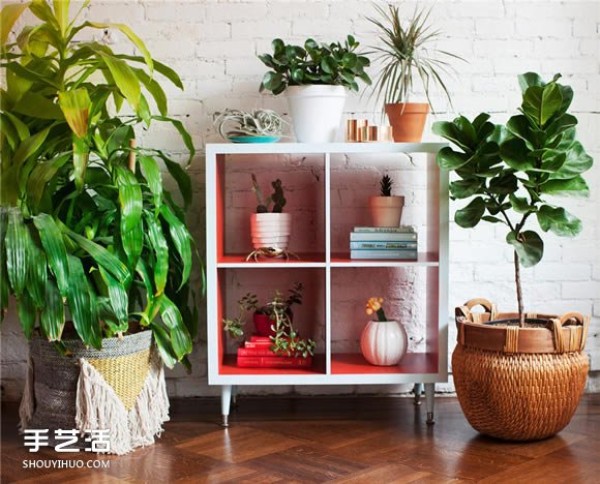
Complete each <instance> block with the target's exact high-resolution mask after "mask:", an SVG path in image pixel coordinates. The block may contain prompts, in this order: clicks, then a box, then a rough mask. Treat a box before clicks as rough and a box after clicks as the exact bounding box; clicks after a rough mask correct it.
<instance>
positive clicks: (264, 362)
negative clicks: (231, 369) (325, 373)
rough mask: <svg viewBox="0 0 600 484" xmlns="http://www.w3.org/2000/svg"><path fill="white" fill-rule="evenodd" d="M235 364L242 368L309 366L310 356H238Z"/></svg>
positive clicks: (310, 364)
mask: <svg viewBox="0 0 600 484" xmlns="http://www.w3.org/2000/svg"><path fill="white" fill-rule="evenodd" d="M237 365H238V366H240V367H244V368H309V367H310V366H312V358H310V357H309V358H295V357H292V356H242V357H240V356H238V359H237Z"/></svg>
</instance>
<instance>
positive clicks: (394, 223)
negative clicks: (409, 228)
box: [369, 174, 404, 227]
mask: <svg viewBox="0 0 600 484" xmlns="http://www.w3.org/2000/svg"><path fill="white" fill-rule="evenodd" d="M393 186H394V181H393V180H392V178H391V177H390V176H389V175H387V174H386V175H383V176H382V177H381V180H380V181H379V188H380V195H379V196H373V197H369V209H370V211H371V219H372V221H373V225H374V226H375V227H398V226H399V225H400V219H401V218H402V208H403V207H404V197H403V196H398V195H392V187H393Z"/></svg>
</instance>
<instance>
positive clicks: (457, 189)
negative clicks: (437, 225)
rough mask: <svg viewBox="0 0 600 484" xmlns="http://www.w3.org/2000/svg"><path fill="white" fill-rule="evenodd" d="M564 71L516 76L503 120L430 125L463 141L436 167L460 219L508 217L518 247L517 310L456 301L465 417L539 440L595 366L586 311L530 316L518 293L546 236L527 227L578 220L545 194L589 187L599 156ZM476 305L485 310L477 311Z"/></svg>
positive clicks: (564, 419)
mask: <svg viewBox="0 0 600 484" xmlns="http://www.w3.org/2000/svg"><path fill="white" fill-rule="evenodd" d="M559 78H560V75H556V76H555V77H554V78H553V79H552V80H551V81H550V82H547V83H546V82H544V81H543V80H542V79H541V78H540V76H539V75H537V74H534V73H526V74H523V75H521V76H519V83H520V85H521V89H522V94H523V100H522V104H521V107H520V112H521V113H520V114H518V115H515V116H513V117H511V118H510V119H509V120H508V122H507V123H506V126H501V125H494V124H492V123H491V122H490V121H489V117H490V116H489V115H488V114H486V113H482V114H480V115H479V116H477V117H476V118H475V119H474V120H473V121H469V120H468V119H466V118H464V117H462V116H461V117H458V118H456V119H455V120H454V121H453V122H438V123H435V124H434V126H433V130H434V132H435V133H437V134H439V135H440V136H443V137H444V138H446V139H448V140H449V141H451V142H452V143H453V144H454V145H455V146H456V147H457V148H458V149H454V148H451V147H446V148H443V149H442V150H440V152H439V153H438V163H439V165H440V166H441V167H442V168H444V169H447V170H450V171H453V172H454V173H455V174H456V175H457V177H458V179H457V180H455V181H453V182H452V183H451V184H450V194H451V196H452V197H453V198H454V199H468V200H470V202H469V203H468V205H467V206H466V207H464V208H462V209H460V210H458V211H457V212H456V214H455V217H454V220H455V221H456V223H457V225H459V226H460V227H465V228H470V227H475V226H476V225H477V224H478V223H479V222H480V221H482V220H483V221H486V222H491V223H497V224H502V225H504V226H505V227H506V231H507V235H506V241H507V243H509V244H510V245H511V246H512V247H513V249H514V267H515V283H516V293H517V304H518V312H516V313H498V311H497V309H496V307H495V305H493V304H492V303H490V302H489V301H487V300H484V299H475V300H471V301H469V302H468V303H466V304H465V305H464V306H461V307H458V308H457V310H456V316H457V320H456V323H457V327H458V343H457V346H456V349H455V350H454V354H453V356H452V370H453V374H454V382H455V386H456V392H457V395H458V398H459V401H460V404H461V407H462V409H463V411H464V413H465V415H466V417H467V420H469V422H470V423H471V425H472V426H473V427H474V428H475V429H476V430H479V431H480V432H482V433H485V434H489V435H492V436H494V437H499V438H502V439H508V440H535V439H542V438H545V437H548V436H550V435H553V434H555V433H556V432H559V431H560V430H561V429H562V428H564V427H565V426H566V425H567V424H568V423H569V420H570V419H571V417H572V415H573V413H574V412H575V409H576V408H577V404H578V402H579V399H580V397H581V394H582V392H583V390H584V387H585V381H586V378H587V373H588V369H589V361H588V357H587V355H586V354H585V353H584V352H583V348H584V345H585V341H586V336H587V329H588V325H589V317H587V316H582V315H581V314H579V313H573V312H569V313H566V314H564V315H562V316H555V315H545V314H526V313H525V312H524V308H523V299H522V287H521V278H520V272H521V267H522V266H523V267H531V266H534V265H536V264H537V263H538V262H540V260H541V259H542V256H543V254H544V243H543V241H542V238H541V237H540V234H539V233H538V232H536V231H535V230H532V229H530V228H527V225H530V223H531V222H532V221H534V220H537V223H538V225H539V227H540V229H541V230H542V231H544V232H548V231H550V232H552V233H553V234H555V235H558V236H567V237H570V236H574V235H577V234H578V233H579V232H580V231H581V228H582V224H581V221H580V220H579V219H578V218H577V217H575V216H574V215H572V214H570V213H569V212H567V211H566V210H565V209H564V208H563V207H561V206H559V205H555V201H554V199H553V198H552V199H551V200H552V201H548V199H547V198H548V197H555V196H558V195H576V196H587V195H588V193H589V188H588V185H587V183H586V182H585V180H584V179H583V177H582V174H583V173H584V172H585V171H587V170H588V169H589V168H590V167H591V166H592V162H593V161H592V158H591V157H590V156H589V155H588V154H587V153H586V152H585V149H584V148H583V146H582V145H581V143H580V142H579V141H577V139H576V133H575V126H576V125H577V118H576V117H575V116H573V115H572V114H569V113H568V112H567V111H568V109H569V106H570V104H571V101H572V99H573V91H572V89H571V88H570V87H569V86H565V85H562V84H560V83H559V82H558V79H559ZM478 305H481V306H483V307H484V309H485V312H484V313H475V312H472V311H471V310H472V309H473V307H474V306H478Z"/></svg>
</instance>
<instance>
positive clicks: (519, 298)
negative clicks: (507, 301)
mask: <svg viewBox="0 0 600 484" xmlns="http://www.w3.org/2000/svg"><path fill="white" fill-rule="evenodd" d="M513 255H514V261H515V283H516V286H517V307H518V310H519V326H520V327H521V328H523V327H524V326H525V312H524V311H523V291H522V290H521V266H520V264H519V256H518V255H517V252H516V251H515V252H514V253H513Z"/></svg>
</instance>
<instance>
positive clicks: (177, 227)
mask: <svg viewBox="0 0 600 484" xmlns="http://www.w3.org/2000/svg"><path fill="white" fill-rule="evenodd" d="M160 215H161V217H162V218H163V219H164V220H165V222H166V223H167V225H168V226H169V234H170V235H171V240H172V242H173V245H174V246H175V249H176V251H177V254H178V256H179V258H180V260H181V263H182V264H183V267H182V271H181V273H182V274H181V283H180V285H179V288H181V287H182V286H183V285H184V284H185V283H186V282H187V281H188V279H189V277H190V273H191V270H192V239H191V235H190V233H189V232H188V230H187V228H186V226H185V224H184V223H183V222H181V220H179V218H177V217H176V216H175V214H174V213H173V212H172V211H171V209H170V208H169V207H168V206H167V205H162V206H161V208H160Z"/></svg>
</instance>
